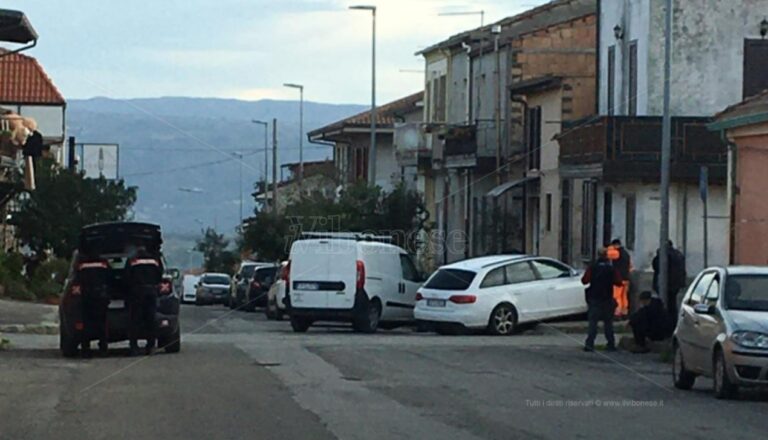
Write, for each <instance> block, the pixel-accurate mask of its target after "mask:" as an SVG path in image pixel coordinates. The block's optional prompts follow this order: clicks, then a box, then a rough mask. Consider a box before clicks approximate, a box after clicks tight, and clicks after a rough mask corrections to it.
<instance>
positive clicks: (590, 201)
mask: <svg viewBox="0 0 768 440" xmlns="http://www.w3.org/2000/svg"><path fill="white" fill-rule="evenodd" d="M595 186H597V185H596V184H595V182H592V181H589V180H588V181H586V182H584V183H583V184H582V187H581V190H582V204H581V256H582V257H583V258H585V259H592V257H593V256H594V248H593V247H594V245H595V215H596V211H597V206H596V198H595Z"/></svg>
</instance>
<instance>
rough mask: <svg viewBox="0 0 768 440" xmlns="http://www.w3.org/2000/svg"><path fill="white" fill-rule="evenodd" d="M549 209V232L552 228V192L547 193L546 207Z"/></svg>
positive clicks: (547, 223)
mask: <svg viewBox="0 0 768 440" xmlns="http://www.w3.org/2000/svg"><path fill="white" fill-rule="evenodd" d="M544 209H546V211H547V218H546V219H545V221H546V228H547V232H550V231H551V230H552V194H551V193H547V206H546V207H545V208H544Z"/></svg>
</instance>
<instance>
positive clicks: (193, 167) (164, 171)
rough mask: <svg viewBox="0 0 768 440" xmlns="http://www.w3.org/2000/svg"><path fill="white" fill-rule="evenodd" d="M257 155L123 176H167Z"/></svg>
mask: <svg viewBox="0 0 768 440" xmlns="http://www.w3.org/2000/svg"><path fill="white" fill-rule="evenodd" d="M256 153H258V151H256V152H249V153H247V154H246V153H244V154H242V155H236V156H233V157H230V158H227V159H221V160H216V161H213V162H211V161H207V162H200V163H196V164H192V165H185V166H183V167H176V168H166V169H163V170H154V171H143V172H141V173H133V174H125V175H123V177H140V176H150V175H154V174H166V173H173V172H177V171H185V170H192V169H195V168H202V167H208V166H213V165H220V164H223V163H226V162H231V161H233V160H239V159H240V158H241V157H245V156H253V155H254V154H256Z"/></svg>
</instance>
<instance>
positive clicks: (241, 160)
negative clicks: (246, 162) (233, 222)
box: [237, 151, 243, 229]
mask: <svg viewBox="0 0 768 440" xmlns="http://www.w3.org/2000/svg"><path fill="white" fill-rule="evenodd" d="M237 157H238V159H239V160H240V180H238V186H239V187H240V224H239V225H238V226H237V227H238V229H242V227H243V152H242V151H240V152H239V153H237Z"/></svg>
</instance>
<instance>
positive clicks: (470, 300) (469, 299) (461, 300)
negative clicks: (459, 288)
mask: <svg viewBox="0 0 768 440" xmlns="http://www.w3.org/2000/svg"><path fill="white" fill-rule="evenodd" d="M448 301H450V302H452V303H454V304H474V302H475V301H477V297H476V296H475V295H452V296H451V297H450V298H448Z"/></svg>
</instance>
